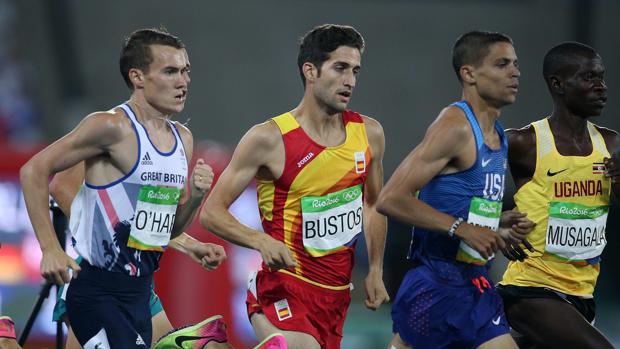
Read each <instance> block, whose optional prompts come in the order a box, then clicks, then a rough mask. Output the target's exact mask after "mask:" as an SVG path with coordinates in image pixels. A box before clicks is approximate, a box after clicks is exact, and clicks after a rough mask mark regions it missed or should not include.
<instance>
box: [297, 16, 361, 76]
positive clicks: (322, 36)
mask: <svg viewBox="0 0 620 349" xmlns="http://www.w3.org/2000/svg"><path fill="white" fill-rule="evenodd" d="M340 46H349V47H353V48H356V49H358V50H359V51H360V53H362V52H364V38H363V37H362V35H361V34H360V33H359V32H358V31H357V30H356V29H355V28H353V27H351V26H348V25H338V24H323V25H319V26H316V27H314V28H313V29H312V30H310V31H309V32H307V33H306V34H305V35H304V36H303V37H302V38H301V39H300V41H299V53H298V55H297V66H298V67H299V73H300V74H301V81H302V82H303V84H304V87H305V86H306V77H305V76H304V72H303V70H302V66H303V65H304V63H306V62H310V63H312V64H314V66H315V67H317V68H318V69H319V74H320V71H321V66H322V65H323V62H325V61H326V60H328V59H329V54H330V53H331V52H332V51H335V50H336V49H337V48H338V47H340Z"/></svg>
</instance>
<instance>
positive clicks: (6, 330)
mask: <svg viewBox="0 0 620 349" xmlns="http://www.w3.org/2000/svg"><path fill="white" fill-rule="evenodd" d="M0 337H6V338H13V339H15V325H14V324H13V320H11V318H10V317H8V316H0Z"/></svg>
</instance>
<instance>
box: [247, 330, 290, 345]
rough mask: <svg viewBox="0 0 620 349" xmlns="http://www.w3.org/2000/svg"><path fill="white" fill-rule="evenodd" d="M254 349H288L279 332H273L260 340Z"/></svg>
mask: <svg viewBox="0 0 620 349" xmlns="http://www.w3.org/2000/svg"><path fill="white" fill-rule="evenodd" d="M254 349H288V346H287V345H286V340H284V336H283V335H282V334H281V333H274V334H272V335H270V336H269V337H267V338H265V340H263V341H262V342H260V343H259V344H258V345H257V346H255V347H254Z"/></svg>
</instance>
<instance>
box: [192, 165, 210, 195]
mask: <svg viewBox="0 0 620 349" xmlns="http://www.w3.org/2000/svg"><path fill="white" fill-rule="evenodd" d="M211 184H213V169H212V168H211V166H209V165H207V164H206V163H205V161H204V159H202V158H200V159H198V160H197V161H196V166H194V170H193V171H192V177H191V180H190V186H189V187H190V194H191V196H192V197H203V196H205V194H206V193H207V192H208V191H209V190H210V189H211Z"/></svg>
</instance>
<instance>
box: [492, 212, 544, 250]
mask: <svg viewBox="0 0 620 349" xmlns="http://www.w3.org/2000/svg"><path fill="white" fill-rule="evenodd" d="M535 226H536V224H535V223H534V222H532V221H531V220H529V219H528V218H527V213H524V212H518V211H514V210H513V211H504V212H502V216H501V219H500V223H499V229H498V232H499V234H500V235H501V236H502V238H503V239H504V241H505V242H506V247H505V248H503V249H502V253H503V254H504V256H506V258H508V259H509V260H513V261H514V260H519V261H523V260H524V259H525V258H527V253H525V251H524V250H523V248H522V247H521V244H522V245H523V246H525V248H527V249H528V250H530V252H534V251H535V250H534V247H533V246H532V245H531V244H530V243H529V241H527V235H528V234H529V233H530V232H531V231H532V230H533V229H534V227H535Z"/></svg>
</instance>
